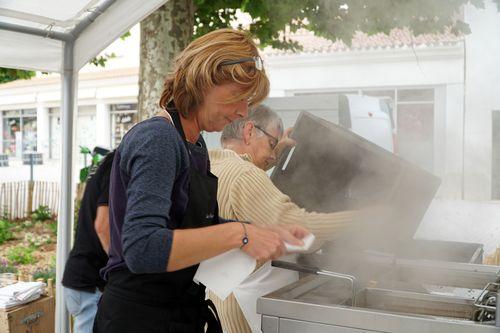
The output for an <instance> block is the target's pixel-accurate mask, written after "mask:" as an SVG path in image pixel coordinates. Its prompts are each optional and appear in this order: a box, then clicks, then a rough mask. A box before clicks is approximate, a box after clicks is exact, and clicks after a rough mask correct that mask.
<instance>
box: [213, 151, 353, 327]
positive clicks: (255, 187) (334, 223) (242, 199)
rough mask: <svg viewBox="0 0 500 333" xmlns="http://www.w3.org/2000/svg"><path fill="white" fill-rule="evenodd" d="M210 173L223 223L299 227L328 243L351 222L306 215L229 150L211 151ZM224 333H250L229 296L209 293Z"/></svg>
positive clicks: (348, 216) (338, 216)
mask: <svg viewBox="0 0 500 333" xmlns="http://www.w3.org/2000/svg"><path fill="white" fill-rule="evenodd" d="M209 155H210V164H211V171H212V173H213V174H215V175H216V176H217V177H218V178H219V186H218V190H217V201H218V203H219V215H220V216H221V217H223V218H226V219H235V220H240V221H250V222H251V223H252V224H255V225H273V224H274V225H276V224H299V225H302V226H304V227H305V228H307V229H308V230H309V231H310V232H312V233H313V234H314V235H315V236H316V237H317V238H318V239H323V240H324V239H332V238H334V237H335V234H336V233H338V232H339V230H341V229H343V228H345V227H346V226H348V225H349V223H350V222H351V221H352V220H353V218H354V213H353V212H338V213H330V214H322V213H314V212H306V211H305V210H304V209H302V208H300V207H298V206H297V205H295V204H294V203H293V202H291V201H290V198H289V197H288V196H287V195H285V194H283V193H282V192H281V191H280V190H278V188H276V186H274V184H273V183H272V182H271V180H270V179H269V177H268V175H267V174H266V172H265V171H264V170H262V169H259V168H258V167H256V166H255V165H254V164H253V163H252V162H251V159H250V157H249V156H248V155H238V154H237V153H235V152H234V151H232V150H228V149H224V150H222V149H218V150H211V151H210V152H209ZM209 298H210V299H211V300H212V301H213V302H214V304H215V306H216V308H217V312H218V313H219V316H220V319H221V322H222V327H223V329H224V332H226V333H251V332H252V331H251V329H250V327H249V325H248V323H247V321H246V319H245V317H244V315H243V313H242V311H241V309H240V307H239V305H238V302H237V301H236V298H235V297H234V295H233V294H231V295H230V296H229V297H227V298H226V299H225V300H224V301H222V300H221V299H219V298H218V297H217V296H216V295H214V294H213V293H210V292H209Z"/></svg>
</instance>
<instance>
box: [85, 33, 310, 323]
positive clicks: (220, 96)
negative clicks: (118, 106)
mask: <svg viewBox="0 0 500 333" xmlns="http://www.w3.org/2000/svg"><path fill="white" fill-rule="evenodd" d="M268 92H269V81H268V79H267V76H266V74H265V72H264V68H263V65H262V59H261V58H260V57H259V54H258V51H257V47H256V46H255V44H254V42H253V40H252V38H251V37H250V36H249V35H248V34H247V33H245V32H243V31H237V30H232V29H221V30H216V31H213V32H210V33H208V34H205V35H203V36H201V37H199V38H198V39H196V40H194V41H192V42H191V43H190V44H189V45H188V46H187V47H186V48H185V49H184V50H183V51H182V52H181V53H180V55H179V56H178V57H177V59H176V61H175V64H174V70H173V72H172V73H171V74H170V75H169V76H168V77H167V79H166V81H165V86H164V91H163V93H162V96H161V99H160V107H161V108H162V110H160V112H158V115H157V116H155V117H152V118H150V119H147V120H144V121H142V122H140V123H138V124H137V125H135V126H134V127H133V128H132V129H130V130H129V132H128V133H127V134H126V135H125V136H124V138H123V140H122V141H121V143H120V145H119V146H118V148H117V151H116V154H115V158H114V161H113V166H112V171H111V178H110V236H111V238H110V250H109V261H108V263H107V265H106V267H105V268H104V269H103V270H102V273H103V275H104V277H105V278H106V279H107V284H106V289H105V291H104V293H103V296H102V298H101V301H100V303H99V308H98V310H97V315H96V319H95V321H94V333H127V332H130V333H138V332H141V333H165V332H172V333H173V332H184V333H202V332H205V326H206V325H207V332H219V333H220V332H222V329H221V326H220V323H219V321H218V319H217V316H216V312H215V308H214V307H213V304H212V303H211V302H210V301H209V300H206V299H205V287H204V286H203V285H201V284H197V283H195V282H194V281H193V277H194V275H195V273H196V270H197V268H198V264H199V263H200V262H201V261H203V260H206V259H209V258H212V257H214V256H217V255H219V254H222V253H224V252H227V251H229V250H232V249H242V250H243V251H244V252H246V253H247V254H248V255H250V256H252V257H254V258H257V259H260V260H268V259H270V258H277V257H279V256H280V255H282V254H284V253H285V246H284V241H288V242H291V243H293V244H296V245H298V244H299V245H300V244H302V242H301V241H300V239H301V238H303V237H304V236H306V235H307V234H308V233H307V231H306V230H305V229H304V228H302V227H300V226H289V227H283V228H274V229H270V228H264V227H259V226H256V225H252V224H245V223H241V222H226V223H221V221H220V220H219V214H218V205H217V195H216V193H217V178H216V177H215V176H214V175H213V174H212V173H211V172H210V161H209V158H208V151H207V149H206V146H205V142H204V141H203V138H202V136H201V135H200V133H201V131H208V132H214V131H221V130H222V129H223V128H224V126H225V125H227V124H229V123H231V122H232V121H235V120H236V119H239V118H242V117H245V116H246V115H247V113H248V107H249V106H254V105H258V104H259V103H260V102H261V101H262V100H263V99H264V98H265V97H266V96H267V94H268Z"/></svg>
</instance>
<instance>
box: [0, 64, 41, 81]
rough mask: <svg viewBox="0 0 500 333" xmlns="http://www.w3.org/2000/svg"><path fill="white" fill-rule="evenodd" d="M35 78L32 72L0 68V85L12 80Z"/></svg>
mask: <svg viewBox="0 0 500 333" xmlns="http://www.w3.org/2000/svg"><path fill="white" fill-rule="evenodd" d="M33 76H35V72H33V71H24V70H21V69H13V68H3V67H0V84H2V83H7V82H10V81H14V80H25V79H30V78H32V77H33Z"/></svg>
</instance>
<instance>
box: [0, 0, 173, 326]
mask: <svg viewBox="0 0 500 333" xmlns="http://www.w3.org/2000/svg"><path fill="white" fill-rule="evenodd" d="M165 2H166V0H71V1H64V0H44V1H39V0H23V1H18V0H0V67H6V68H17V69H26V70H37V71H45V72H58V73H61V74H62V75H61V86H62V99H61V100H62V105H61V110H62V111H61V123H62V126H61V128H62V133H61V135H62V154H61V156H63V158H62V159H61V161H62V168H61V169H62V173H61V196H60V210H59V217H58V220H59V224H58V229H57V264H56V265H57V267H56V274H57V287H58V288H57V293H56V332H57V333H68V332H69V315H68V312H67V310H66V307H65V304H64V293H63V289H62V288H61V279H62V273H63V271H64V265H65V263H66V259H67V257H68V253H69V250H70V245H71V237H72V226H73V198H74V186H73V183H72V179H73V177H72V175H73V162H74V161H73V156H74V154H73V152H74V130H73V129H74V125H75V124H74V119H76V117H75V110H77V109H78V108H77V107H76V102H77V100H78V99H77V81H78V71H79V70H80V69H81V68H82V67H83V66H84V65H85V64H86V63H87V62H88V61H89V60H91V59H92V58H93V57H95V56H96V55H97V54H99V52H101V51H102V50H103V49H104V48H105V47H107V46H108V45H109V44H111V43H112V42H113V41H114V40H116V39H117V38H118V37H119V36H120V35H122V34H123V33H125V32H126V31H127V30H128V29H130V28H131V27H132V26H133V25H134V24H136V23H138V22H140V21H141V20H142V19H143V18H144V17H146V16H148V15H149V14H150V13H151V12H153V11H154V10H155V9H157V8H158V7H160V6H161V5H162V4H163V3H165Z"/></svg>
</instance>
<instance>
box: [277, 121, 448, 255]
mask: <svg viewBox="0 0 500 333" xmlns="http://www.w3.org/2000/svg"><path fill="white" fill-rule="evenodd" d="M292 138H293V139H294V140H295V141H296V142H297V145H296V146H295V147H294V148H293V149H292V151H290V152H289V153H288V154H284V156H283V157H282V159H281V160H280V161H279V163H278V165H277V166H276V167H275V168H274V170H273V173H272V176H271V179H272V181H273V183H274V184H275V185H276V186H277V187H278V188H279V189H280V190H281V191H282V192H283V193H285V194H287V195H289V196H290V197H291V199H292V201H293V202H294V203H296V204H297V205H299V206H300V207H303V208H305V209H306V210H307V211H316V212H325V213H328V212H336V211H342V210H351V209H363V208H366V207H369V206H387V207H388V208H389V209H390V210H391V214H390V215H391V216H390V218H389V220H388V221H385V222H384V223H385V226H389V228H390V229H385V230H384V228H379V227H378V226H377V228H373V229H374V230H368V229H370V228H367V229H364V228H363V230H366V235H365V236H366V237H367V239H374V238H375V237H379V238H381V239H380V240H382V239H383V241H382V242H379V243H380V244H382V245H383V246H384V247H388V248H389V249H388V250H389V251H391V250H393V251H391V252H392V253H394V254H397V249H396V250H394V249H393V248H394V247H393V248H391V246H392V245H395V244H401V242H404V241H406V240H409V239H411V238H413V235H414V234H415V231H416V230H417V228H418V225H419V224H420V222H421V220H422V218H423V216H424V214H425V212H426V211H427V208H428V206H429V204H430V202H431V201H432V199H433V197H434V195H435V193H436V191H437V189H438V187H439V184H440V179H439V178H437V177H436V176H434V175H432V174H431V173H429V172H427V171H425V170H423V169H421V168H419V167H417V166H415V165H412V164H410V163H409V162H407V161H405V160H403V159H401V158H399V157H398V156H396V155H394V154H392V153H390V152H388V151H386V150H385V149H383V148H381V147H378V146H377V145H375V144H373V143H371V142H369V141H367V140H365V139H364V138H362V137H360V136H358V135H356V134H354V133H352V132H351V131H349V130H347V129H345V128H342V127H340V126H338V125H335V124H333V123H331V122H328V121H326V120H324V119H322V118H318V117H316V116H314V115H312V114H310V113H308V112H302V113H301V114H300V115H299V117H298V119H297V122H296V124H295V126H294V131H293V133H292ZM370 218H373V219H375V217H374V216H373V217H370ZM369 223H370V221H367V225H369ZM363 230H358V231H357V234H360V233H361V234H362V233H363ZM377 233H378V234H377ZM345 237H352V234H346V236H345ZM369 243H370V242H367V243H366V245H362V247H363V246H365V247H366V248H370V247H371V246H372V245H373V244H369ZM358 245H359V244H358ZM384 250H387V249H385V248H384Z"/></svg>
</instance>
